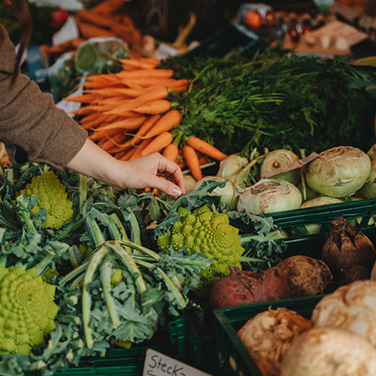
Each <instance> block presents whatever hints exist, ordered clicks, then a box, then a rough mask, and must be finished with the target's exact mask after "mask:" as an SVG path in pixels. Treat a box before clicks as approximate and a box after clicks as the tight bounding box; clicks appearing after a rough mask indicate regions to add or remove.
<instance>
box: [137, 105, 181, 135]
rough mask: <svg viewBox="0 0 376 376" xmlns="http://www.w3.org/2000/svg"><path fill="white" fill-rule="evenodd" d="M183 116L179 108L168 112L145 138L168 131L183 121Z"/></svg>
mask: <svg viewBox="0 0 376 376" xmlns="http://www.w3.org/2000/svg"><path fill="white" fill-rule="evenodd" d="M181 119H182V116H181V113H180V111H179V110H170V111H168V112H166V113H165V114H164V115H163V116H162V117H161V118H160V119H159V120H158V121H157V122H156V123H155V125H154V127H153V128H151V129H150V131H149V132H148V133H147V134H146V135H145V136H144V137H145V138H150V137H155V136H157V135H159V134H161V133H162V132H168V131H170V130H171V129H173V128H175V127H176V126H177V125H178V124H179V123H180V122H181Z"/></svg>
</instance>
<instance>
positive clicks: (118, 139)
mask: <svg viewBox="0 0 376 376" xmlns="http://www.w3.org/2000/svg"><path fill="white" fill-rule="evenodd" d="M126 139H127V136H126V135H125V134H124V133H117V134H116V135H115V136H113V137H109V138H108V139H107V141H106V142H105V143H104V144H103V146H102V149H103V150H105V151H109V150H111V149H112V148H113V147H114V146H119V144H121V143H123V142H124V141H125V140H126Z"/></svg>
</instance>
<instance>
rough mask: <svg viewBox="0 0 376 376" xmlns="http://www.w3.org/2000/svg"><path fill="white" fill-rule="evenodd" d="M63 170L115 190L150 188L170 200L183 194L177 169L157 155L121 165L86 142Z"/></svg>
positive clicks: (180, 177) (182, 183)
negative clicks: (99, 182) (81, 175)
mask: <svg viewBox="0 0 376 376" xmlns="http://www.w3.org/2000/svg"><path fill="white" fill-rule="evenodd" d="M66 167H68V168H69V169H71V170H74V171H76V172H79V173H81V174H83V175H87V176H90V177H92V178H95V179H98V180H100V181H102V182H103V183H105V184H108V185H110V186H111V187H113V188H115V189H117V190H123V189H127V188H133V189H144V188H149V187H150V188H157V189H158V191H159V192H165V193H166V194H168V195H169V196H173V197H177V196H180V195H181V194H184V193H185V189H184V178H183V173H182V172H181V169H180V167H179V166H178V165H177V164H176V163H174V162H172V161H171V160H169V159H167V158H165V157H163V156H162V155H161V154H159V153H154V154H150V155H146V156H145V157H141V158H137V159H134V160H132V161H127V162H123V161H119V160H117V159H115V158H113V157H112V156H111V155H110V154H108V153H106V152H105V151H104V150H102V149H101V148H100V147H99V146H97V145H96V144H94V143H93V142H92V141H90V140H89V139H87V140H86V142H85V144H84V146H83V147H82V149H81V150H80V151H79V152H78V154H77V155H76V156H75V157H74V158H73V159H72V160H71V161H70V162H69V163H68V164H67V166H66Z"/></svg>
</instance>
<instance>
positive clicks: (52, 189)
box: [20, 170, 74, 230]
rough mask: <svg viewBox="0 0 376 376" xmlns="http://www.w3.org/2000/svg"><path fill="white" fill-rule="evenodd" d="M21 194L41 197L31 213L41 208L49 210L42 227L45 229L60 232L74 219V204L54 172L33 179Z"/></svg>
mask: <svg viewBox="0 0 376 376" xmlns="http://www.w3.org/2000/svg"><path fill="white" fill-rule="evenodd" d="M20 193H21V194H23V195H25V196H27V197H31V196H35V195H38V196H39V198H38V202H37V204H36V205H35V206H34V208H33V209H32V211H31V213H32V214H36V213H38V211H39V209H40V208H44V209H46V210H47V219H46V221H45V222H44V223H43V225H42V226H43V227H45V228H53V229H56V230H58V229H59V228H61V227H62V226H63V225H65V224H67V223H69V222H70V221H72V219H73V217H74V211H73V209H72V205H73V203H72V201H70V200H68V198H67V196H68V194H67V192H66V191H65V187H64V186H63V185H62V184H61V183H60V181H59V179H58V178H57V177H56V175H55V174H54V172H53V171H52V170H51V171H48V172H45V173H43V174H42V175H40V176H38V177H36V178H33V180H32V181H31V183H29V184H27V185H26V187H25V189H23V190H21V192H20Z"/></svg>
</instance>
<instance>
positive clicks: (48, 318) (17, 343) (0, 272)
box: [0, 266, 59, 356]
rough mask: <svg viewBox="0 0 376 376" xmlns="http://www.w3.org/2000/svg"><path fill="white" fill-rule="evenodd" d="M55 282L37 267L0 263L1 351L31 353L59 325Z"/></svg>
mask: <svg viewBox="0 0 376 376" xmlns="http://www.w3.org/2000/svg"><path fill="white" fill-rule="evenodd" d="M54 295H55V286H53V285H49V284H47V283H45V282H43V280H42V277H40V276H39V275H38V273H37V272H36V271H35V269H34V268H32V269H28V270H24V269H23V268H22V267H17V268H15V267H13V266H11V267H9V268H4V267H0V353H9V354H13V355H17V354H21V355H26V356H28V355H29V354H30V351H31V350H32V349H33V348H35V347H37V346H39V345H41V344H43V343H44V336H45V335H47V334H48V333H50V332H52V331H53V330H54V329H55V322H54V319H55V316H56V314H57V312H58V310H59V307H58V306H57V305H56V304H55V303H54Z"/></svg>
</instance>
